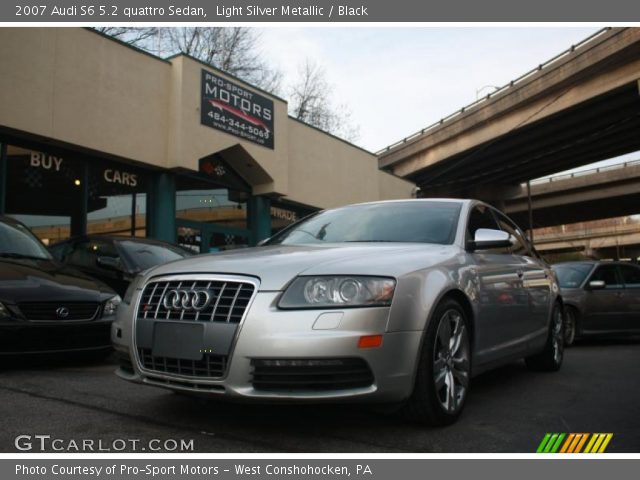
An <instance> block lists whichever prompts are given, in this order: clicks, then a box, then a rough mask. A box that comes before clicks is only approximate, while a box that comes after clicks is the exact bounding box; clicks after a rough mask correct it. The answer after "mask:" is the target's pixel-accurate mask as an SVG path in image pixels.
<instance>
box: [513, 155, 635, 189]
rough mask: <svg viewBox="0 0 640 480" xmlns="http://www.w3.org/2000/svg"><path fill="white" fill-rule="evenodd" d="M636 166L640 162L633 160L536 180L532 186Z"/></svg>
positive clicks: (532, 182) (532, 181)
mask: <svg viewBox="0 0 640 480" xmlns="http://www.w3.org/2000/svg"><path fill="white" fill-rule="evenodd" d="M636 165H640V160H631V161H630V162H624V163H616V164H614V165H607V166H606V167H598V168H590V169H589V170H581V171H579V172H573V173H565V174H563V175H555V176H551V177H543V178H536V179H535V180H531V185H539V184H542V183H553V182H559V181H561V180H569V179H571V178H576V177H586V176H588V175H595V174H597V173H602V172H609V171H611V170H620V169H623V168H627V167H634V166H636ZM523 185H525V184H523Z"/></svg>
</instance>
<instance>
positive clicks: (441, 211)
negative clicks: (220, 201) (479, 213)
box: [267, 201, 460, 245]
mask: <svg viewBox="0 0 640 480" xmlns="http://www.w3.org/2000/svg"><path fill="white" fill-rule="evenodd" d="M459 214H460V203H458V202H425V201H407V202H391V203H372V204H364V205H352V206H348V207H343V208H338V209H335V210H326V211H324V212H320V213H318V214H317V215H314V216H312V217H310V218H307V219H304V220H302V221H300V222H298V223H296V224H295V225H293V226H291V227H290V228H288V229H286V230H284V231H282V232H280V233H279V234H277V235H276V236H274V237H273V238H272V239H271V240H270V241H269V242H267V245H292V244H309V243H334V242H336V243H341V242H417V243H437V244H442V245H447V244H451V243H453V239H454V237H455V232H456V227H457V225H458V217H459Z"/></svg>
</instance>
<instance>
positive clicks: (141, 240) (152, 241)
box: [51, 235, 177, 247]
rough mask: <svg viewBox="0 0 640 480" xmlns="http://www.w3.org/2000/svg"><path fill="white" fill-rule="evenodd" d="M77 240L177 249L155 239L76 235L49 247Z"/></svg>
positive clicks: (170, 244)
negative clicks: (131, 243)
mask: <svg viewBox="0 0 640 480" xmlns="http://www.w3.org/2000/svg"><path fill="white" fill-rule="evenodd" d="M77 240H89V241H92V240H106V241H116V242H122V241H128V242H136V243H148V244H153V245H161V246H171V247H177V245H174V244H172V243H169V242H165V241H162V240H156V239H155V238H146V237H130V236H126V235H78V236H75V237H71V238H68V239H67V240H63V241H61V242H57V243H55V244H54V245H51V246H55V245H59V244H62V243H68V242H74V241H77Z"/></svg>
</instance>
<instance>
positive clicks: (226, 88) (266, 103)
mask: <svg viewBox="0 0 640 480" xmlns="http://www.w3.org/2000/svg"><path fill="white" fill-rule="evenodd" d="M200 112H201V114H200V123H202V125H207V126H208V127H212V128H215V129H217V130H222V131H223V132H226V133H229V134H231V135H235V136H236V137H240V138H244V139H245V140H249V141H250V142H254V143H257V144H258V145H262V146H264V147H267V148H273V133H274V132H273V101H272V100H270V99H268V98H266V97H263V96H262V95H259V94H257V93H255V92H253V91H251V90H248V89H246V88H244V87H243V86H240V85H238V84H237V83H234V82H231V81H229V80H227V79H226V78H223V77H221V76H220V75H216V74H214V73H211V72H208V71H207V70H202V92H201V106H200Z"/></svg>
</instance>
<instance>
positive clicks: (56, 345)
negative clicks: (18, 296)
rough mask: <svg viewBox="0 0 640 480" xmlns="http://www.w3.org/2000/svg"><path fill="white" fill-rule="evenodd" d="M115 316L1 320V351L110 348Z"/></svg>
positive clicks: (18, 353) (14, 352)
mask: <svg viewBox="0 0 640 480" xmlns="http://www.w3.org/2000/svg"><path fill="white" fill-rule="evenodd" d="M112 323H113V317H108V318H104V319H96V320H91V321H83V322H29V321H21V320H15V321H14V320H8V321H3V322H0V355H22V354H32V353H58V352H60V353H62V352H83V351H93V350H106V349H110V348H111V341H110V330H111V324H112Z"/></svg>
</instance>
